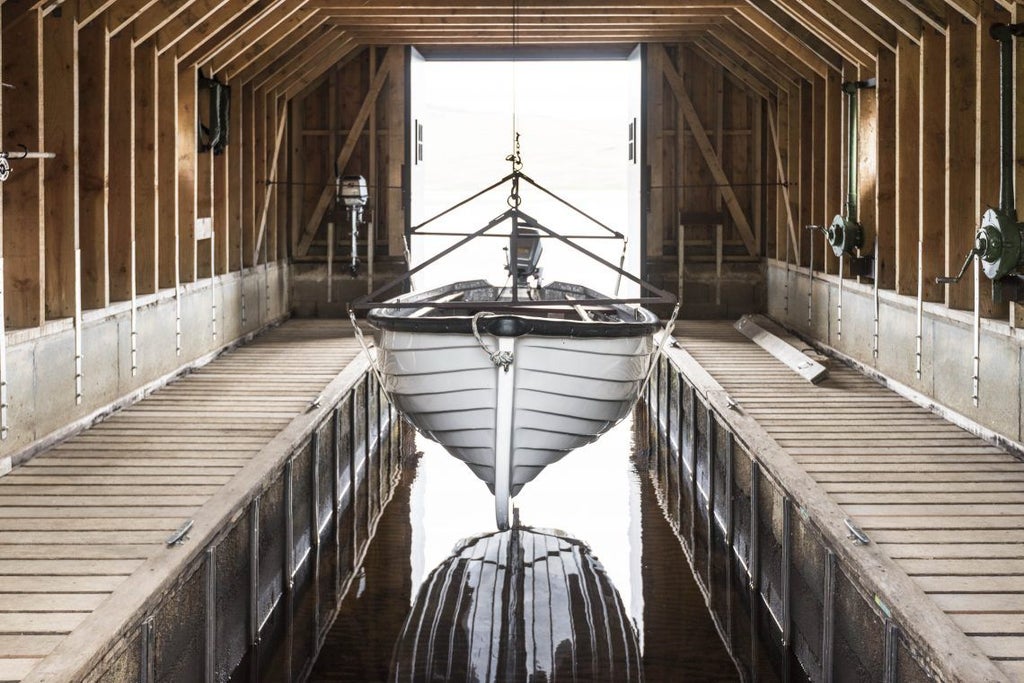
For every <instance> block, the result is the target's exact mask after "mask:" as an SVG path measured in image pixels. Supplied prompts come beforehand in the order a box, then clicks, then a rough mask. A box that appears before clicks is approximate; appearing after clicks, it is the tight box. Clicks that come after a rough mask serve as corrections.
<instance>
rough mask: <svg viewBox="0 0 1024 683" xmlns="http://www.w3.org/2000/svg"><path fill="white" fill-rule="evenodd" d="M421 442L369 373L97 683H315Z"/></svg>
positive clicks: (106, 659) (191, 568) (197, 558)
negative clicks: (312, 678)
mask: <svg viewBox="0 0 1024 683" xmlns="http://www.w3.org/2000/svg"><path fill="white" fill-rule="evenodd" d="M325 393H326V392H325ZM411 437H412V432H411V430H408V428H407V427H405V426H404V423H403V422H402V421H401V419H400V418H399V417H398V415H397V412H396V411H395V410H394V408H393V407H392V406H391V405H390V403H389V402H388V401H387V399H386V397H385V395H384V393H383V392H382V391H381V390H380V385H379V383H378V382H377V380H376V378H375V377H374V376H373V375H372V373H368V372H363V373H362V375H361V376H360V377H359V378H358V380H356V382H355V383H354V384H352V385H351V386H350V387H348V388H347V389H346V390H345V391H343V392H342V393H341V394H340V395H336V397H335V402H334V404H333V406H331V407H330V408H329V409H328V410H327V411H325V413H324V417H323V418H322V419H321V420H320V421H318V422H316V423H313V424H311V426H310V428H309V429H308V430H307V431H306V433H305V434H303V435H302V436H301V438H300V439H298V440H297V443H298V445H297V446H296V447H294V448H293V449H291V450H290V452H288V453H285V454H283V455H284V457H282V458H281V459H280V460H279V462H278V464H277V466H276V467H275V468H273V469H272V470H271V471H270V472H269V474H268V475H267V476H265V477H264V478H263V481H262V482H261V484H260V486H259V487H258V490H257V491H256V492H255V493H254V494H253V495H250V496H249V497H248V500H246V501H245V502H244V504H243V505H242V506H241V507H240V509H239V511H238V512H237V513H236V514H234V515H232V516H231V517H230V519H225V520H224V523H223V525H222V526H221V528H220V529H219V530H218V531H217V532H216V533H215V534H214V535H213V538H212V540H211V541H210V542H209V543H208V544H206V545H205V547H204V548H203V549H202V551H201V552H197V553H194V556H193V561H192V562H191V563H189V564H188V565H187V566H186V567H185V568H184V570H183V571H182V572H180V574H179V575H178V577H177V579H176V581H175V582H174V585H173V586H172V587H171V588H170V589H169V590H167V591H165V592H164V593H163V594H162V595H161V596H159V597H158V598H157V600H156V603H155V604H154V605H153V606H152V607H150V608H148V609H146V610H145V611H144V613H143V614H140V615H138V616H139V618H138V619H137V620H136V622H135V623H133V624H131V626H130V628H128V629H127V632H126V633H125V634H124V637H123V638H121V639H119V640H117V641H113V642H112V643H111V645H110V647H109V648H108V650H107V651H106V653H105V654H104V655H102V657H101V659H100V661H99V663H98V664H97V665H96V666H95V667H92V669H91V673H90V674H89V675H88V676H87V677H86V679H85V680H88V681H104V682H106V683H118V682H121V681H124V682H128V681H131V682H135V681H143V682H151V681H157V680H176V681H275V682H284V681H298V680H304V679H305V678H306V676H307V675H308V673H309V671H310V669H311V667H312V665H313V662H314V660H315V658H316V655H317V652H318V651H319V649H320V646H321V644H322V643H323V639H324V638H325V637H326V635H327V632H328V629H329V628H330V625H331V623H332V621H333V620H334V616H335V615H336V613H337V610H338V607H339V605H340V604H341V601H342V600H343V599H344V598H345V596H346V593H347V592H348V591H349V588H350V587H351V585H352V583H353V581H354V580H355V579H356V577H357V576H358V573H359V569H360V567H361V564H362V562H363V559H364V556H365V552H366V548H367V545H368V543H369V540H370V538H372V536H373V535H374V532H375V530H376V526H377V522H378V519H379V517H380V515H381V513H382V511H383V508H384V506H385V505H386V504H387V502H388V500H389V499H390V498H391V495H392V493H393V489H394V487H395V485H396V483H397V481H398V477H399V473H400V470H401V467H402V461H403V456H404V454H405V453H406V451H407V449H408V448H410V447H411V446H412V444H413V441H412V438H411Z"/></svg>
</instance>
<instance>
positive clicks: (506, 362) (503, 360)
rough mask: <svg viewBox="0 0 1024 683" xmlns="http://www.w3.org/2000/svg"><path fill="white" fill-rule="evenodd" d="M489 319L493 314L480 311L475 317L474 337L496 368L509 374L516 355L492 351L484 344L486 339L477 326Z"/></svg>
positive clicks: (473, 321)
mask: <svg viewBox="0 0 1024 683" xmlns="http://www.w3.org/2000/svg"><path fill="white" fill-rule="evenodd" d="M489 317H491V313H488V312H487V311H480V312H478V313H477V314H476V315H474V316H473V320H472V324H473V336H474V337H476V341H477V343H478V344H480V348H481V349H483V350H484V352H485V353H487V357H488V358H490V359H491V362H492V363H494V366H495V367H499V368H501V369H502V370H504V371H505V372H508V369H509V368H510V367H512V363H513V362H514V361H515V355H514V354H513V353H512V352H511V351H499V350H493V351H492V350H491V349H490V348H489V347H488V346H487V344H486V343H485V342H484V338H483V337H482V336H480V328H479V327H478V326H477V324H478V323H479V321H480V319H481V318H489Z"/></svg>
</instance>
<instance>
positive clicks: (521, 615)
mask: <svg viewBox="0 0 1024 683" xmlns="http://www.w3.org/2000/svg"><path fill="white" fill-rule="evenodd" d="M390 678H391V680H392V681H395V683H399V682H404V681H615V682H622V683H630V682H636V681H642V680H643V669H642V664H641V658H640V647H639V644H638V638H637V633H636V629H635V627H634V626H633V624H632V622H631V621H630V620H629V618H628V616H627V615H626V610H625V608H624V606H623V603H622V599H621V598H620V597H619V594H618V591H616V590H615V586H613V585H612V583H611V581H610V580H609V579H608V576H607V574H606V573H605V571H604V568H603V567H602V566H601V563H600V562H599V561H598V560H597V559H596V558H595V557H594V556H593V555H592V554H591V553H590V550H589V548H587V546H586V545H585V544H583V543H582V542H580V541H577V540H575V539H572V538H567V537H564V536H560V535H556V534H555V533H553V532H544V531H538V530H530V529H523V528H519V527H515V528H513V529H511V530H508V531H503V532H498V533H493V534H487V535H484V536H478V537H476V538H471V539H469V540H467V541H463V542H462V543H461V544H460V545H459V546H458V547H457V548H456V550H455V552H454V553H453V554H452V555H451V557H449V558H448V559H447V560H445V561H444V562H443V563H442V564H441V565H440V566H438V567H437V568H436V569H434V571H433V572H431V574H430V576H429V577H427V579H426V581H425V582H424V583H423V585H422V587H421V588H420V590H419V593H418V595H417V596H416V600H415V602H414V603H413V606H412V609H411V611H410V612H409V616H408V617H407V619H406V621H405V624H404V626H403V628H402V632H401V634H400V635H399V638H398V640H397V642H396V644H395V649H394V653H393V656H392V660H391V676H390Z"/></svg>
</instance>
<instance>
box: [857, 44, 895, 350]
mask: <svg viewBox="0 0 1024 683" xmlns="http://www.w3.org/2000/svg"><path fill="white" fill-rule="evenodd" d="M893 37H894V38H895V36H893ZM876 73H877V85H876V87H875V91H874V93H875V120H876V124H875V136H874V144H875V174H874V175H875V185H874V197H872V198H871V201H872V203H873V204H874V207H875V227H874V233H875V239H877V240H878V260H877V262H876V264H875V277H876V278H878V286H879V287H880V288H881V289H893V288H894V287H895V286H896V187H897V186H898V185H899V184H900V183H902V182H904V180H903V179H902V178H900V177H899V175H898V174H897V171H896V150H897V145H896V135H897V133H896V127H897V119H896V55H895V53H894V52H891V51H889V50H888V49H883V50H880V51H879V52H878V60H877V71H876ZM865 144H869V141H867V140H866V141H865ZM879 345H880V347H884V346H885V345H884V344H883V343H882V340H880V341H879Z"/></svg>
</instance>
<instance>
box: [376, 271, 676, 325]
mask: <svg viewBox="0 0 1024 683" xmlns="http://www.w3.org/2000/svg"><path fill="white" fill-rule="evenodd" d="M477 289H489V290H498V291H501V289H503V288H500V287H496V286H495V285H492V284H491V283H489V282H487V281H486V280H469V281H463V282H455V283H452V284H449V285H445V286H442V287H438V288H436V289H432V290H429V291H426V292H421V293H416V294H414V295H412V296H409V295H403V296H399V297H395V298H394V299H391V300H390V301H388V302H386V304H390V306H387V305H385V306H381V307H377V308H373V309H371V310H370V311H368V312H367V315H366V319H367V321H368V322H369V323H370V324H371V325H372V326H374V327H375V328H377V329H379V330H386V331H394V332H417V333H425V334H473V333H474V329H473V327H474V323H473V321H474V318H476V316H471V315H443V316H418V317H411V316H410V314H409V313H410V311H411V310H422V309H424V308H430V307H432V306H434V303H435V302H436V300H437V299H440V298H442V297H446V296H450V295H451V294H452V293H454V292H468V291H472V290H477ZM544 289H545V291H553V292H562V293H566V294H568V293H571V292H572V291H573V290H575V291H576V292H584V293H586V294H587V296H588V297H589V298H590V299H600V300H601V301H602V302H606V305H609V306H611V307H612V308H614V309H615V310H616V313H617V314H618V315H619V316H620V319H619V320H615V321H603V320H567V319H558V318H541V317H538V316H535V315H529V314H528V311H530V310H531V309H536V308H538V307H540V306H544V305H551V304H558V303H561V300H558V299H550V300H531V301H522V302H519V303H518V304H515V303H513V302H509V301H487V300H480V301H461V302H445V304H446V306H463V307H466V306H467V305H479V306H481V307H484V308H486V306H487V304H494V306H493V307H494V308H495V309H496V310H495V311H494V312H488V315H486V316H481V317H479V318H476V328H477V331H479V332H482V333H486V334H489V335H491V336H495V337H520V336H523V335H528V334H530V335H538V336H545V337H569V338H577V339H580V338H585V339H595V338H624V337H644V336H647V335H650V334H655V333H656V332H658V331H659V330H660V329H661V320H660V319H659V318H658V316H656V315H655V314H654V313H653V312H651V311H650V310H648V309H646V308H644V307H642V306H637V307H636V308H631V307H627V306H626V305H625V304H626V303H628V302H629V301H628V300H626V299H609V298H607V297H603V296H602V295H600V294H598V293H597V292H594V291H593V290H590V289H588V288H586V287H583V286H581V285H575V284H571V283H565V282H553V283H551V284H550V285H547V286H546V287H545V288H544ZM564 302H565V303H566V304H568V305H574V304H575V305H580V304H585V303H586V301H585V300H583V301H581V300H575V299H565V300H564ZM497 309H500V312H499V311H498V310H497ZM638 314H639V315H640V316H641V319H640V320H627V319H624V318H625V316H626V315H633V316H636V315H638Z"/></svg>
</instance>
